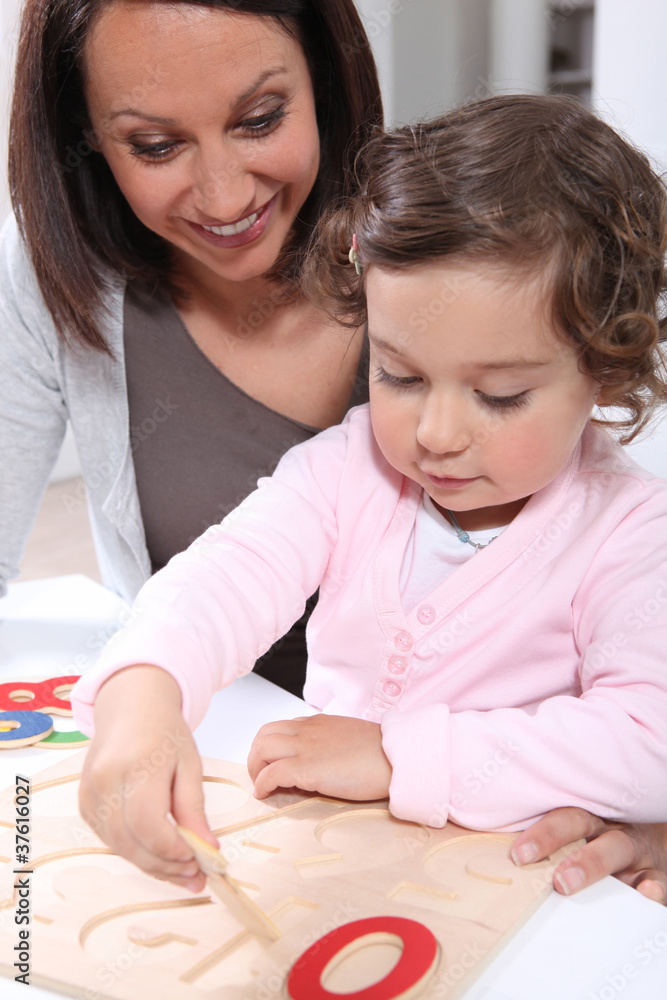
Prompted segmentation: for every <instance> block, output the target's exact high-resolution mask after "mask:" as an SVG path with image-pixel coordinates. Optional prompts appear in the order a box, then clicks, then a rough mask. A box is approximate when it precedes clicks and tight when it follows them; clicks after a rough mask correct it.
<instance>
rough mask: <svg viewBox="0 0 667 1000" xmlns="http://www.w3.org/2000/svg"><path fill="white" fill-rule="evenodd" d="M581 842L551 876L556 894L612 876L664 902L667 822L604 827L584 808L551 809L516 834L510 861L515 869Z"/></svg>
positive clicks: (567, 892)
mask: <svg viewBox="0 0 667 1000" xmlns="http://www.w3.org/2000/svg"><path fill="white" fill-rule="evenodd" d="M580 838H586V840H587V841H588V843H587V844H586V846H585V847H583V848H582V849H581V850H579V851H576V852H575V853H574V854H571V855H570V856H569V857H568V858H566V859H565V861H561V863H560V864H559V865H558V867H557V868H556V870H555V872H554V887H555V889H556V890H557V892H561V893H563V894H564V895H571V894H572V893H575V892H578V891H579V890H580V889H584V888H585V887H586V886H587V885H592V883H593V882H597V881H598V879H601V878H602V877H603V876H605V875H615V876H616V877H617V878H619V879H620V880H621V881H622V882H625V883H626V884H627V885H631V886H634V888H636V889H638V890H639V892H641V893H642V895H644V896H646V897H647V898H648V899H653V900H655V901H656V902H658V903H665V902H667V823H644V824H633V823H626V824H617V823H607V822H606V821H605V820H603V819H600V818H599V817H598V816H593V815H592V814H591V813H589V812H586V810H585V809H575V808H565V809H554V810H552V812H550V813H547V815H546V816H544V817H542V819H540V820H538V822H537V823H533V825H532V826H530V827H528V829H527V830H524V831H523V832H522V833H520V834H519V836H518V837H517V838H516V840H515V842H514V845H513V847H512V860H513V861H514V862H515V864H518V865H521V864H530V863H531V862H533V861H541V860H542V859H543V858H546V857H548V856H549V855H550V854H552V853H553V852H554V851H557V850H558V849H559V848H560V847H564V846H565V845H566V844H570V843H572V841H574V840H579V839H580Z"/></svg>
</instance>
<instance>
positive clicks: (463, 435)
mask: <svg viewBox="0 0 667 1000" xmlns="http://www.w3.org/2000/svg"><path fill="white" fill-rule="evenodd" d="M466 410H467V408H466V406H465V403H464V402H463V401H462V400H457V399H456V398H455V397H454V396H451V397H446V396H444V395H443V396H439V397H438V398H434V399H429V400H427V401H426V403H425V405H424V408H423V409H422V411H421V413H420V417H419V426H418V429H417V441H418V442H419V444H420V445H421V446H422V448H424V449H425V450H426V451H428V452H431V454H434V455H446V454H451V453H453V454H458V453H459V452H462V451H465V450H466V448H468V447H469V446H470V443H471V441H472V428H471V426H470V421H469V418H468V414H467V412H466Z"/></svg>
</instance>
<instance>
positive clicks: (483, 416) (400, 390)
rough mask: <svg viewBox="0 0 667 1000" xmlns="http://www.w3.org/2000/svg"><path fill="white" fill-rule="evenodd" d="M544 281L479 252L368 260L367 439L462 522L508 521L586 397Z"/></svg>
mask: <svg viewBox="0 0 667 1000" xmlns="http://www.w3.org/2000/svg"><path fill="white" fill-rule="evenodd" d="M547 288H548V281H547V278H546V277H545V276H542V280H539V279H538V280H535V281H534V282H532V283H529V282H526V281H525V280H522V279H518V278H517V277H516V276H512V273H511V271H510V270H509V269H506V270H505V269H499V268H491V267H488V266H485V265H484V264H466V263H459V264H456V265H453V264H452V265H450V264H428V265H419V266H417V267H415V268H413V269H411V270H403V271H398V272H389V271H384V270H381V269H379V268H377V267H372V266H371V267H370V268H369V269H368V272H367V276H366V291H367V299H368V327H369V337H370V343H371V384H370V399H371V415H372V422H373V430H374V432H375V436H376V438H377V441H378V444H379V446H380V448H381V450H382V453H383V454H384V456H385V458H386V459H387V461H388V462H389V463H390V464H391V465H392V466H394V468H396V469H398V471H399V472H402V473H404V474H405V475H406V476H409V477H410V478H411V479H413V480H415V482H417V483H418V484H419V485H420V486H422V487H423V488H424V489H425V490H426V492H427V493H428V495H429V496H430V497H431V499H432V500H433V501H434V502H435V503H436V504H437V506H438V507H440V508H441V509H446V508H449V509H450V510H453V511H455V512H456V516H457V518H458V520H459V521H460V523H461V525H462V526H463V527H464V528H466V529H467V530H475V529H481V528H494V527H499V526H500V525H502V524H507V523H508V522H509V521H510V520H511V519H512V518H513V517H514V516H515V515H516V514H517V513H518V512H519V510H520V509H521V508H522V506H523V505H524V503H525V502H526V501H527V499H528V498H529V497H530V496H531V494H533V493H535V492H536V491H537V490H540V489H542V488H543V487H544V486H546V485H547V484H548V483H550V482H551V480H552V479H554V478H555V476H557V475H558V473H559V472H560V471H561V469H562V468H563V466H564V465H565V464H566V462H567V460H568V459H569V457H570V455H571V454H572V451H573V450H574V448H575V446H576V444H577V442H578V440H579V438H580V436H581V433H582V431H583V429H584V426H585V424H586V422H587V420H588V418H589V416H590V414H591V410H592V408H593V406H594V404H595V400H596V397H597V394H598V385H597V383H596V382H595V381H594V379H593V378H592V377H591V376H590V375H585V374H583V373H582V372H580V371H579V368H578V363H577V354H576V351H575V349H574V347H570V346H569V345H568V344H567V343H566V342H564V340H563V338H562V337H560V336H558V335H557V332H556V331H555V330H554V328H553V325H552V323H551V321H550V320H549V318H548V317H547V310H546V308H545V305H546V304H545V289H547Z"/></svg>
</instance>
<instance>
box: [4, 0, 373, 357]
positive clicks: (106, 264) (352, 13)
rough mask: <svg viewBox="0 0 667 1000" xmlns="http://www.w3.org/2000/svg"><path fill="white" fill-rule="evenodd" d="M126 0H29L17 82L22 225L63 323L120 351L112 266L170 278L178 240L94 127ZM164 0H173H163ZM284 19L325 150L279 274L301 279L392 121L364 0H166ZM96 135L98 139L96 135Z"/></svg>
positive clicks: (15, 132) (15, 173)
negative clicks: (136, 194)
mask: <svg viewBox="0 0 667 1000" xmlns="http://www.w3.org/2000/svg"><path fill="white" fill-rule="evenodd" d="M113 2H114V0H27V2H26V5H25V8H24V12H23V19H22V24H21V35H20V41H19V50H18V58H17V66H16V78H15V84H14V99H13V105H12V115H11V126H10V140H9V183H10V190H11V195H12V203H13V206H14V212H15V215H16V219H17V223H18V226H19V230H20V232H21V235H22V236H23V239H24V241H25V243H26V245H27V248H28V252H29V254H30V257H31V260H32V264H33V267H34V269H35V273H36V276H37V281H38V283H39V287H40V290H41V292H42V295H43V297H44V300H45V302H46V305H47V307H48V309H49V312H50V313H51V316H52V317H53V320H54V323H55V325H56V327H57V329H58V331H59V332H60V334H61V335H62V336H63V337H64V339H65V340H69V341H71V342H72V343H74V342H76V341H78V342H80V343H83V344H87V345H90V346H92V347H94V348H97V349H100V350H108V348H107V345H106V343H105V340H104V337H103V335H102V333H101V330H100V325H99V318H100V310H101V308H102V303H103V294H104V287H105V283H104V278H103V272H104V269H105V268H107V269H111V271H112V272H115V273H116V274H120V275H121V276H122V277H123V278H126V279H128V280H131V279H134V280H138V281H140V282H142V283H143V284H145V285H146V286H148V287H149V288H155V287H156V286H157V285H158V284H166V285H167V286H169V285H170V277H171V276H172V270H173V269H172V258H171V250H170V246H169V244H168V243H167V242H166V241H165V240H163V239H162V238H161V237H159V236H157V235H156V234H155V233H153V232H152V231H151V230H149V229H147V228H146V227H145V226H144V225H143V224H142V223H141V222H140V221H139V220H138V219H137V218H136V216H135V215H134V213H133V212H132V210H131V209H130V207H129V205H128V204H127V202H126V201H125V198H124V197H123V195H122V194H121V192H120V190H119V188H118V186H117V184H116V182H115V180H114V177H113V175H112V173H111V171H110V170H109V168H108V166H107V164H106V161H105V160H104V158H103V157H102V156H101V154H99V153H97V152H95V151H94V150H93V148H92V145H91V143H90V142H89V141H88V138H92V128H91V125H90V121H89V118H88V112H87V109H86V104H85V100H84V93H83V89H84V88H83V74H82V56H83V49H84V44H85V40H86V37H87V34H88V32H89V30H90V28H91V26H92V24H93V22H94V20H95V18H96V17H97V16H98V14H99V13H100V11H101V10H102V9H103V8H104V7H106V6H108V5H109V4H110V3H113ZM154 2H156V3H160V2H162V0H154ZM165 2H168V3H169V4H170V5H174V4H179V3H183V4H188V5H190V6H199V7H213V8H217V9H220V10H229V11H231V12H233V13H236V14H255V15H259V16H262V17H270V18H273V19H274V20H275V21H276V22H277V23H278V24H279V25H280V26H281V27H282V28H283V29H284V30H285V31H286V32H287V33H288V34H290V35H292V36H293V37H295V38H296V39H297V40H298V41H299V42H300V44H301V46H302V47H303V50H304V53H305V55H306V59H307V61H308V65H309V68H310V72H311V76H312V79H313V89H314V93H315V102H316V112H317V121H318V127H319V133H320V145H321V159H320V169H319V173H318V176H317V179H316V181H315V185H314V187H313V189H312V191H311V193H310V195H309V196H308V199H307V200H306V202H305V204H304V206H303V207H302V209H301V211H300V213H299V217H298V219H297V221H296V223H295V226H294V231H293V234H292V238H291V241H290V243H289V245H288V246H287V247H285V248H284V252H283V253H282V255H281V258H280V259H279V261H278V262H277V263H276V267H275V269H274V272H275V275H276V276H279V277H280V278H281V279H282V280H284V281H286V282H298V280H299V275H300V270H301V262H302V260H303V256H304V251H305V247H306V245H307V242H308V239H309V237H310V235H311V232H312V228H313V226H314V224H315V223H316V222H317V219H318V218H319V216H320V215H321V213H322V211H323V210H324V208H325V207H326V206H327V205H328V204H329V203H330V202H331V200H332V199H337V198H338V197H340V196H341V195H342V194H344V193H345V192H346V191H347V190H348V188H347V186H346V176H347V175H348V171H347V167H348V166H349V163H350V162H351V158H353V157H354V155H355V154H356V152H357V151H358V149H359V148H360V146H361V145H363V143H364V142H365V141H366V140H367V139H368V138H369V136H370V134H371V131H372V129H373V128H374V127H376V126H377V125H378V124H381V121H382V103H381V98H380V90H379V85H378V80H377V73H376V69H375V64H374V62H373V57H372V54H371V50H370V46H369V43H368V40H367V38H366V34H365V32H364V29H363V26H362V24H361V21H360V19H359V15H358V14H357V12H356V9H355V7H354V4H353V2H352V0H165ZM87 136H88V138H87Z"/></svg>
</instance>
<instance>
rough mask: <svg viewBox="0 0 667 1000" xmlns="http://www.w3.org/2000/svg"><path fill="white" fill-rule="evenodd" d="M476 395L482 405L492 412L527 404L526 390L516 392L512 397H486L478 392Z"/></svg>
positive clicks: (483, 393)
mask: <svg viewBox="0 0 667 1000" xmlns="http://www.w3.org/2000/svg"><path fill="white" fill-rule="evenodd" d="M477 395H478V397H479V398H480V399H481V400H482V402H483V403H484V405H485V406H488V407H489V408H490V409H492V410H511V409H514V408H516V407H518V406H525V404H526V403H527V402H528V390H526V391H525V392H517V393H515V394H514V395H513V396H487V394H486V393H485V392H479V390H478V391H477Z"/></svg>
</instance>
